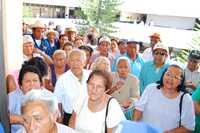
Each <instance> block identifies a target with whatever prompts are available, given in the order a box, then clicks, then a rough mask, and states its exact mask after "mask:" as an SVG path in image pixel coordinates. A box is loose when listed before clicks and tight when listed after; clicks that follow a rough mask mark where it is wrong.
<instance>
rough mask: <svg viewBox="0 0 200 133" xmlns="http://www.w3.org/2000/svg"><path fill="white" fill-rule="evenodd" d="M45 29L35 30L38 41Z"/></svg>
mask: <svg viewBox="0 0 200 133" xmlns="http://www.w3.org/2000/svg"><path fill="white" fill-rule="evenodd" d="M42 32H43V28H34V29H33V35H34V36H35V38H36V39H40V38H41V37H42Z"/></svg>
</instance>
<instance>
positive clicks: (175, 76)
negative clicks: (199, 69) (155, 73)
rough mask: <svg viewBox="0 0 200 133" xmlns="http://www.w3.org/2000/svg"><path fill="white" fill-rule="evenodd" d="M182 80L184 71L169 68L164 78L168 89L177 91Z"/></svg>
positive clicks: (164, 83)
mask: <svg viewBox="0 0 200 133" xmlns="http://www.w3.org/2000/svg"><path fill="white" fill-rule="evenodd" d="M181 80H182V70H181V69H180V68H176V67H173V66H172V67H169V68H168V70H167V71H166V73H165V74H164V77H163V85H164V87H165V88H167V89H170V90H171V89H176V90H177V87H178V85H180V83H181Z"/></svg>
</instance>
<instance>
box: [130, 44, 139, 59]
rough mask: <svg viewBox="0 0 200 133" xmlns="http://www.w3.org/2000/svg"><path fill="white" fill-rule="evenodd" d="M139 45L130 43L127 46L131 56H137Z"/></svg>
mask: <svg viewBox="0 0 200 133" xmlns="http://www.w3.org/2000/svg"><path fill="white" fill-rule="evenodd" d="M139 48H140V47H139V45H138V44H129V45H128V46H127V53H128V54H129V55H130V56H132V55H133V56H135V55H137V54H138V53H139Z"/></svg>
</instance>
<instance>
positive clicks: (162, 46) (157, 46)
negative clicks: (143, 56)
mask: <svg viewBox="0 0 200 133" xmlns="http://www.w3.org/2000/svg"><path fill="white" fill-rule="evenodd" d="M156 49H163V50H165V51H166V52H167V54H169V48H168V46H166V45H165V44H163V43H161V42H159V43H157V44H156V45H155V46H154V47H153V51H154V50H156Z"/></svg>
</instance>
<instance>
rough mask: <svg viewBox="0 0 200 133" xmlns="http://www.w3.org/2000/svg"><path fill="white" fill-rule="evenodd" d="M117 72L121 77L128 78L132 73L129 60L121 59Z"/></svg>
mask: <svg viewBox="0 0 200 133" xmlns="http://www.w3.org/2000/svg"><path fill="white" fill-rule="evenodd" d="M117 72H118V74H119V76H120V77H122V78H127V77H128V73H129V72H130V66H129V64H128V61H127V60H123V59H121V60H120V61H119V63H118V64H117Z"/></svg>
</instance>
